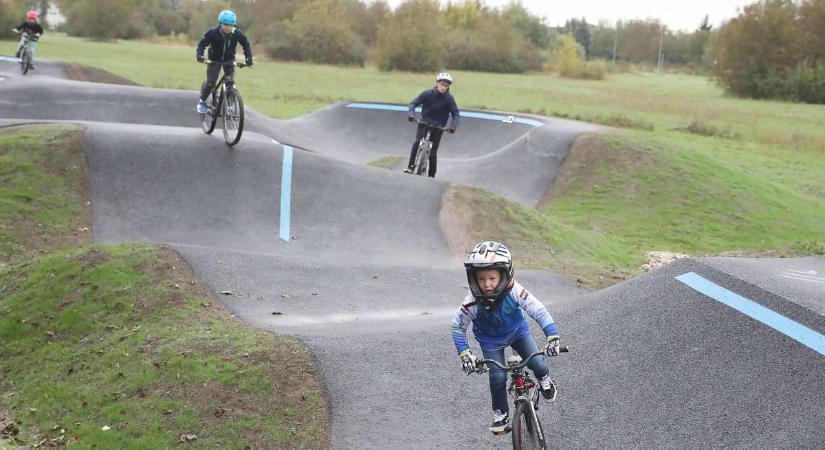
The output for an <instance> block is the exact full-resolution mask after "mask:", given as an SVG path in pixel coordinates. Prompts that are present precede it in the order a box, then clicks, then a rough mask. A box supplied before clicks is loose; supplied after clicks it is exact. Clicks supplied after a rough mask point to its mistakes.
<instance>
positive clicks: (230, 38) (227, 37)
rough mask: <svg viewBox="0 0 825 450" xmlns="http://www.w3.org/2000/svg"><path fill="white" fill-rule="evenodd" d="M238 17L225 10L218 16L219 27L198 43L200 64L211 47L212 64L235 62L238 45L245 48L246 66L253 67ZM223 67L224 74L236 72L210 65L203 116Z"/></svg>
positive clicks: (200, 107)
mask: <svg viewBox="0 0 825 450" xmlns="http://www.w3.org/2000/svg"><path fill="white" fill-rule="evenodd" d="M237 26H238V17H237V16H236V15H235V13H234V12H233V11H230V10H228V9H225V10H223V11H221V12H220V14H218V25H217V26H216V27H215V28H210V29H209V30H208V31H207V32H206V33H205V34H204V35H203V37H202V38H201V40H200V42H198V48H197V51H196V55H195V56H196V57H197V59H198V62H203V61H204V51H205V50H206V48H207V47H209V58H207V59H209V60H210V61H212V62H216V63H223V62H232V61H235V48H236V47H237V45H238V43H240V44H241V47H243V53H244V56H245V57H246V65H247V66H251V65H252V47H250V45H249V40H248V39H247V38H246V35H245V34H243V33H242V32H241V30H239V29H238V28H237ZM221 67H223V68H224V69H223V70H224V72H226V74H227V75H230V74H231V73H232V72H234V71H235V66H232V65H223V64H209V65H208V66H206V83H204V85H203V89H202V90H201V98H200V101H199V102H198V106H197V111H198V112H199V113H201V114H203V113H205V112H206V110H207V105H206V99H207V98H208V97H209V93H210V92H212V89H214V88H215V82H217V81H218V75H220V72H221Z"/></svg>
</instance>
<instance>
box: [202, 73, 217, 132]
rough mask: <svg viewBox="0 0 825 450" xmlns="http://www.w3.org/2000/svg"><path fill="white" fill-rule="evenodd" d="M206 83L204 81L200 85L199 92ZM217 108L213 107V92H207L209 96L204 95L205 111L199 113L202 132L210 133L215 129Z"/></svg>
mask: <svg viewBox="0 0 825 450" xmlns="http://www.w3.org/2000/svg"><path fill="white" fill-rule="evenodd" d="M205 84H206V82H205V81H204V82H203V84H202V85H201V92H203V87H204V85H205ZM216 111H217V109H216V108H215V93H214V92H212V93H211V94H209V97H206V112H205V113H203V114H201V115H200V116H201V128H202V129H203V132H204V133H206V134H212V131H213V130H214V129H215V122H217V121H218V117H217V114H216V113H215V112H216Z"/></svg>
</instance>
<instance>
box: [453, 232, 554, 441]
mask: <svg viewBox="0 0 825 450" xmlns="http://www.w3.org/2000/svg"><path fill="white" fill-rule="evenodd" d="M464 267H465V269H466V271H467V282H468V283H469V285H470V293H469V294H468V295H467V297H466V298H465V299H464V302H463V303H462V304H461V307H459V308H458V311H456V313H455V316H454V317H453V322H452V334H453V341H454V343H455V347H456V350H457V351H458V356H459V358H461V363H462V367H463V369H464V370H465V371H466V372H467V373H471V372H474V371H475V370H476V369H477V367H478V358H476V357H475V355H473V352H472V351H470V346H469V345H468V343H467V327H468V326H469V325H470V323H472V324H473V335H474V336H475V338H476V340H477V341H478V343H479V344H480V346H481V352H482V353H483V354H484V358H486V359H495V360H496V361H498V362H499V363H501V364H502V365H504V349H505V348H507V347H512V348H513V349H514V350H515V351H516V352H517V353H518V354H519V355H521V357H522V358H526V357H527V356H529V355H530V354H531V353H534V352H536V351H538V350H537V347H536V342H535V341H534V340H533V337H532V336H531V335H530V328H529V326H528V323H527V320H526V319H525V317H524V313H525V312H526V313H527V315H529V316H530V317H531V318H532V319H533V320H535V321H536V322H538V324H539V325H540V326H541V329H542V331H544V335H545V336H546V338H547V345H546V347H545V349H544V351H545V354H547V355H548V356H556V355H558V354H559V349H560V346H559V332H558V329H557V328H556V323H555V322H554V321H553V318H552V317H551V316H550V313H549V312H547V308H545V307H544V305H543V304H542V303H541V302H539V301H538V300H537V299H536V297H534V296H533V295H532V294H531V293H530V292H528V291H527V290H526V289H525V288H524V287H523V286H522V285H521V284H519V283H518V282H517V281H515V279H514V278H513V260H512V257H511V255H510V250H508V249H507V247H506V246H504V244H502V243H500V242H495V241H485V242H480V243H478V244H476V245H475V247H474V248H473V250H472V251H471V252H470V253H469V255H468V256H467V259H466V260H465V261H464ZM527 367H529V368H530V370H532V371H533V373H534V374H535V375H536V377H537V378H538V381H539V387H540V389H541V393H542V396H543V397H544V398H545V399H547V400H554V399H555V398H556V385H555V383H554V382H553V380H552V379H551V378H550V375H549V369H548V367H547V362H546V361H545V360H544V358H533V359H532V360H530V362H529V363H528V364H527ZM488 368H489V369H490V372H489V373H490V394H491V396H492V400H493V425H491V426H490V431H492V432H493V434H502V433H506V432H507V431H509V429H510V426H509V425H510V415H509V406H508V404H507V373H506V372H505V371H503V370H501V369H500V368H498V367H495V366H493V365H490V366H488Z"/></svg>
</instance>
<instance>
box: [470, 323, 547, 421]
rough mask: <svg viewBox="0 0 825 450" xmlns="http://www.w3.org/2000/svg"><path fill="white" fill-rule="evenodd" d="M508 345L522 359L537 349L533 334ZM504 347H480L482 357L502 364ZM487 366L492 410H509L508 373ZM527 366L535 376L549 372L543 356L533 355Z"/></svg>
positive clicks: (541, 376)
mask: <svg viewBox="0 0 825 450" xmlns="http://www.w3.org/2000/svg"><path fill="white" fill-rule="evenodd" d="M510 347H513V350H515V351H516V353H518V354H519V356H521V358H522V359H524V358H526V357H527V356H529V355H530V354H531V353H534V352H537V351H538V347H536V341H534V340H533V336H530V335H529V334H526V335H524V336H521V337H519V338H517V339H516V340H515V341H513V342H512V343H511V344H510ZM505 348H506V346H505V347H501V348H497V349H491V350H485V349H481V352H482V354H484V358H486V359H495V360H496V361H498V362H500V363H501V364H504V349H505ZM488 367H489V368H490V372H489V373H490V395H491V396H492V397H493V410H496V409H497V410H499V411H501V412H502V413H505V412H508V411H509V410H510V407H509V405H508V404H507V375H508V373H507V372H505V371H503V370H501V369H499V368H498V367H496V366H493V365H492V364H491V365H489V366H488ZM527 367H528V368H529V369H530V370H532V371H533V374H534V375H535V376H536V378H543V377H544V376H545V375H547V374H548V373H550V369H549V368H548V367H547V362H546V361H545V360H544V357H543V356H542V357H538V356H536V357H533V359H531V360H530V362H529V363H528V364H527Z"/></svg>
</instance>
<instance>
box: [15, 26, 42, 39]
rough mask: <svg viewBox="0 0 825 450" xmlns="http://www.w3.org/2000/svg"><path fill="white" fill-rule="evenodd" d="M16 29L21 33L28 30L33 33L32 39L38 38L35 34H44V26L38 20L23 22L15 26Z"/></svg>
mask: <svg viewBox="0 0 825 450" xmlns="http://www.w3.org/2000/svg"><path fill="white" fill-rule="evenodd" d="M15 30H17V31H19V32H21V33H23V32H25V31H28V32H29V33H30V34H31V35H32V39H34V40H37V37H35V36H34V35H35V34H43V27H41V26H40V24H39V23H37V22H35V23H28V22H23V23H22V24H21V25H20V26H19V27H17V28H15Z"/></svg>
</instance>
